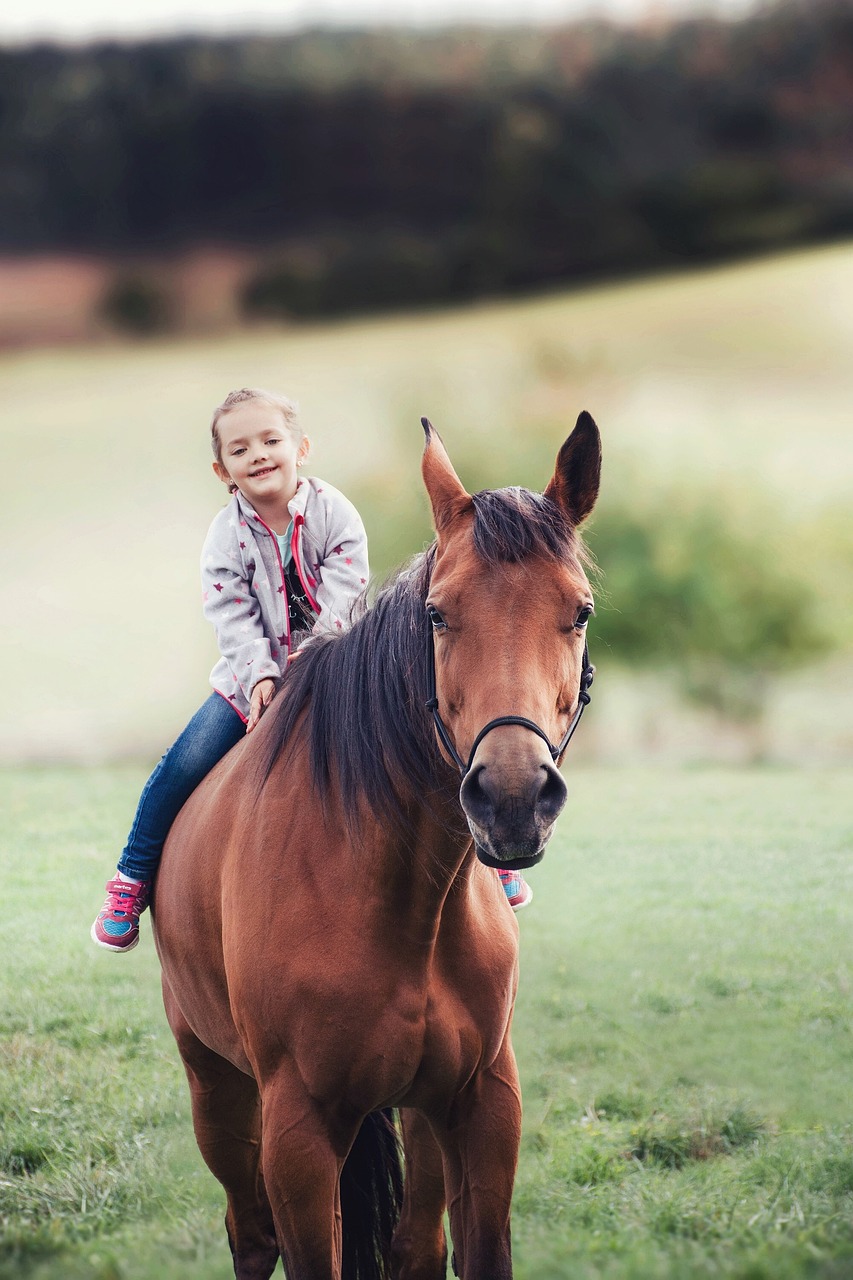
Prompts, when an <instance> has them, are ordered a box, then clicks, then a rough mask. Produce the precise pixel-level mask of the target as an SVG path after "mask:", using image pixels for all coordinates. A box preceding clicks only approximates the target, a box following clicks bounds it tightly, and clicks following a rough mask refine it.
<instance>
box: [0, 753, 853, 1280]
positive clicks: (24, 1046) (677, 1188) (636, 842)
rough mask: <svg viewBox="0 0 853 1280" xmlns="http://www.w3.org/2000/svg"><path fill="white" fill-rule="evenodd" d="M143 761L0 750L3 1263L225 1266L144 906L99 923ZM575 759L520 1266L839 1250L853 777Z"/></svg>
mask: <svg viewBox="0 0 853 1280" xmlns="http://www.w3.org/2000/svg"><path fill="white" fill-rule="evenodd" d="M143 780H144V769H143V767H142V766H139V765H114V766H111V767H102V768H91V769H78V768H73V767H62V768H58V767H57V768H44V769H38V768H17V769H7V770H5V771H4V772H3V774H2V775H0V786H2V801H3V812H4V815H5V818H4V823H3V830H2V833H0V839H2V845H0V848H2V855H1V860H0V875H2V880H3V885H4V895H3V897H4V901H3V911H2V916H1V917H0V945H2V954H3V957H4V963H3V968H2V974H0V993H2V994H0V1010H2V1039H0V1054H2V1063H3V1066H2V1073H0V1135H2V1136H0V1277H2V1278H3V1280H23V1278H24V1277H26V1278H27V1280H59V1278H60V1277H62V1280H66V1278H67V1280H78V1278H79V1280H84V1278H85V1280H148V1278H149V1277H150V1278H152V1280H153V1278H154V1277H157V1280H178V1278H179V1277H180V1280H226V1277H228V1276H229V1275H231V1274H232V1272H231V1262H230V1254H229V1252H228V1248H227V1243H226V1239H225V1233H224V1228H223V1226H222V1222H221V1219H222V1213H223V1204H224V1201H223V1196H222V1193H221V1191H220V1189H219V1186H218V1184H217V1183H215V1182H214V1180H213V1178H212V1177H211V1176H210V1175H209V1174H208V1173H207V1171H206V1169H205V1168H204V1166H203V1164H202V1162H201V1159H200V1157H199V1155H198V1152H197V1149H196V1147H195V1143H194V1139H193V1137H192V1130H191V1124H190V1119H189V1108H188V1097H187V1091H186V1086H185V1082H184V1078H183V1073H182V1070H181V1068H180V1065H179V1059H178V1055H177V1051H176V1049H175V1047H174V1044H173V1042H172V1039H171V1036H170V1033H169V1031H168V1028H167V1027H166V1025H165V1021H164V1017H163V1013H162V1009H161V1006H160V1000H159V985H158V978H157V963H156V956H155V953H154V948H153V945H152V941H151V937H150V933H149V932H148V930H146V936H145V937H144V939H143V941H142V943H141V945H140V946H139V947H138V948H137V950H136V951H135V952H134V953H132V954H131V955H129V956H124V957H114V956H111V955H108V954H105V953H102V952H97V951H96V950H95V948H93V947H92V946H91V943H90V942H89V938H88V926H89V923H90V918H91V916H92V912H93V909H94V906H95V905H96V903H95V902H94V900H93V886H95V885H97V884H99V882H100V880H101V878H102V877H103V876H104V874H105V871H106V868H108V866H109V863H110V859H111V857H112V855H113V853H114V848H115V841H116V833H117V832H118V831H121V830H122V829H123V826H124V825H125V824H126V819H127V815H128V813H129V812H130V810H131V808H132V805H133V803H134V801H135V798H136V795H137V792H138V789H139V787H140V785H141V783H142V781H143ZM567 780H568V783H569V788H570V799H569V804H568V807H567V809H566V811H565V813H564V816H563V817H562V819H561V821H560V824H559V830H558V834H557V836H556V837H555V838H554V840H553V842H552V844H551V847H550V848H549V851H548V854H547V856H546V858H545V861H544V862H543V863H542V865H541V866H540V867H539V868H537V869H536V870H535V871H533V872H531V874H530V879H531V882H532V884H533V887H534V890H535V894H536V897H535V900H534V903H533V905H532V906H531V907H530V908H529V909H528V910H527V911H526V912H525V913H524V914H523V915H522V916H520V918H519V924H520V927H521V936H522V980H521V990H520V993H519V999H518V1005H517V1013H516V1033H515V1042H516V1052H517V1055H518V1058H519V1062H520V1066H521V1072H522V1080H523V1089H524V1100H525V1111H524V1137H523V1145H522V1157H521V1165H520V1169H519V1175H518V1179H517V1183H516V1196H515V1208H514V1221H513V1227H514V1229H513V1238H514V1251H515V1258H516V1274H517V1276H518V1277H519V1280H549V1278H552V1277H553V1278H554V1280H557V1278H560V1280H562V1278H563V1277H565V1278H566V1280H569V1277H571V1278H572V1280H693V1278H694V1277H696V1278H697V1280H698V1278H705V1277H707V1278H708V1280H711V1278H712V1277H713V1278H715V1280H716V1278H719V1277H731V1278H733V1280H795V1278H797V1280H800V1278H803V1280H805V1278H809V1280H841V1278H842V1277H846V1276H849V1275H850V1274H851V1272H853V1123H851V1113H850V1097H851V1088H850V1062H851V1053H853V1034H851V1033H853V1019H851V1012H850V990H851V980H853V955H851V946H850V938H851V935H852V934H853V860H851V854H853V824H851V815H850V807H849V792H848V782H849V778H848V777H847V776H846V775H845V772H844V771H843V770H840V769H837V770H833V769H826V768H824V769H812V770H790V769H764V770H741V771H736V770H729V769H720V768H718V769H696V770H687V769H682V770H677V771H672V770H664V769H656V768H649V767H646V768H640V767H634V768H631V769H618V768H604V767H596V768H590V767H572V766H571V765H570V766H569V767H568V769H567ZM282 979H283V981H286V972H285V973H283V975H282Z"/></svg>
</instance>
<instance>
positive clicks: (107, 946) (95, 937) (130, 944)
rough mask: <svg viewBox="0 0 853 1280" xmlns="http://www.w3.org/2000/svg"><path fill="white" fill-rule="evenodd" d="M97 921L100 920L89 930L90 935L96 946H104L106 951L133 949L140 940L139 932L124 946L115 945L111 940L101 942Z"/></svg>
mask: <svg viewBox="0 0 853 1280" xmlns="http://www.w3.org/2000/svg"><path fill="white" fill-rule="evenodd" d="M97 923H98V922H97V920H96V921H95V923H94V924H93V925H92V927H91V929H90V930H89V937H90V938H91V939H92V941H93V942H94V944H95V946H96V947H103V948H104V950H105V951H132V950H133V948H134V947H135V946H136V945H137V943H138V942H139V934H137V935H136V937H135V938H134V939H133V942H126V943H125V944H124V946H115V945H114V944H113V943H111V942H101V939H100V938H99V937H98V935H97V932H96V929H97Z"/></svg>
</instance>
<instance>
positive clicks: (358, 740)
mask: <svg viewBox="0 0 853 1280" xmlns="http://www.w3.org/2000/svg"><path fill="white" fill-rule="evenodd" d="M472 504H473V510H474V522H473V537H474V546H475V548H476V550H477V553H478V555H480V556H481V557H482V558H483V559H484V560H485V561H486V563H487V564H489V565H491V566H497V565H499V564H501V563H517V562H519V561H521V560H524V559H527V558H528V557H533V556H539V557H546V558H549V559H558V560H561V561H569V562H570V563H573V564H574V565H576V566H577V567H578V568H580V563H581V560H582V559H583V549H582V546H581V542H580V539H579V538H578V537H577V535H576V533H575V531H574V530H573V528H572V527H571V525H570V524H569V523H568V521H567V520H566V518H565V516H564V515H563V513H562V510H561V509H560V508H559V507H558V506H557V505H556V504H555V503H554V502H552V501H551V500H550V499H549V498H546V497H545V496H544V495H542V494H538V493H533V492H531V491H530V490H528V489H521V488H510V489H498V490H484V491H483V492H481V493H476V494H473V495H472ZM434 561H435V544H434V543H433V544H432V545H431V546H430V547H429V548H428V549H427V550H426V551H424V552H421V553H420V554H419V555H416V556H415V557H414V558H413V559H412V560H411V561H409V563H408V564H406V565H404V566H403V567H402V569H400V570H398V571H397V573H396V574H395V575H394V576H393V577H392V578H391V579H390V580H389V581H388V582H386V584H385V585H384V586H383V587H382V588H381V589H380V591H379V594H378V595H377V597H376V601H375V603H374V604H373V605H372V606H370V607H368V606H367V603H366V600H365V598H364V597H362V598H361V600H360V601H358V602H357V603H356V606H355V608H354V617H353V622H352V626H351V627H350V629H349V630H348V631H345V632H343V633H342V634H340V635H323V636H315V637H314V638H312V640H311V641H310V643H308V644H305V645H304V646H303V648H302V649H300V651H299V657H298V658H297V659H296V660H295V661H293V662H291V663H290V664H289V665H288V668H287V671H286V673H285V676H284V679H283V681H282V687H281V690H280V692H279V693H278V695H277V696H276V698H275V700H274V702H273V705H272V707H271V708H270V712H269V719H270V720H271V721H272V723H271V724H270V725H269V730H268V732H267V734H265V735H264V741H263V750H262V752H261V753H260V754H259V768H260V774H259V783H260V785H261V786H262V785H263V784H264V783H265V782H266V780H267V779H268V778H269V776H270V773H271V772H272V769H273V766H274V764H275V762H276V760H277V759H278V758H279V756H280V755H281V754H282V753H283V752H284V751H285V750H286V749H287V748H288V745H291V746H292V747H293V746H301V747H302V748H304V749H306V750H307V751H308V752H309V760H310V768H311V775H312V780H313V783H314V786H315V788H316V790H317V793H318V794H319V795H320V796H321V797H325V796H327V795H329V794H330V793H331V788H332V787H334V788H335V789H336V791H337V794H338V796H339V799H340V802H341V805H342V807H343V811H344V813H346V814H347V815H348V819H349V820H350V821H351V822H352V823H353V824H354V825H357V823H358V815H359V813H360V812H361V811H362V808H363V806H365V805H366V807H367V809H368V810H369V811H370V812H371V813H372V814H373V815H374V816H375V817H377V818H379V819H380V820H382V821H385V822H389V823H393V824H395V825H396V826H397V827H398V828H401V833H402V832H409V833H410V832H411V829H412V823H411V817H410V814H411V809H412V801H413V799H414V798H415V797H416V798H418V799H419V800H420V801H421V802H423V801H426V802H427V803H429V801H430V798H431V797H434V798H435V800H436V801H438V800H439V799H440V798H442V797H446V796H447V794H448V788H449V787H450V788H451V789H452V788H453V787H454V786H455V782H456V773H455V770H453V769H452V768H451V766H449V765H448V764H447V763H446V761H445V760H444V759H443V757H442V756H441V754H440V752H439V749H438V744H437V742H436V738H435V733H434V732H433V728H432V720H431V718H430V715H429V713H428V712H427V710H426V708H425V705H424V704H425V702H426V697H427V684H428V674H429V673H428V662H429V646H428V643H427V638H428V632H427V627H428V625H429V623H428V621H427V617H426V610H425V603H426V599H427V594H428V592H429V584H430V578H431V576H432V568H433V564H434ZM444 807H445V806H444V805H441V806H439V805H438V804H436V808H437V809H438V808H442V809H443V808H444ZM466 829H467V828H466V827H465V823H464V819H463V818H462V813H461V807H460V814H459V831H460V832H464V831H465V830H466Z"/></svg>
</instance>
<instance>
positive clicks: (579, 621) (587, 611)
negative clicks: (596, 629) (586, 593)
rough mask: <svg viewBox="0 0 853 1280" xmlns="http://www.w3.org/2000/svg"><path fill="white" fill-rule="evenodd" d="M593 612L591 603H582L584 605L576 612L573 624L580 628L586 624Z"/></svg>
mask: <svg viewBox="0 0 853 1280" xmlns="http://www.w3.org/2000/svg"><path fill="white" fill-rule="evenodd" d="M594 612H595V610H594V609H593V607H592V605H591V604H585V605H584V607H583V608H582V609H581V611H580V612H579V613H578V616H577V618H576V619H575V626H576V627H577V629H578V630H580V629H581V627H585V626H586V624H587V623H588V622H589V620H590V618H591V617H592V615H593V613H594Z"/></svg>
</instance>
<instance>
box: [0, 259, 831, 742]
mask: <svg viewBox="0 0 853 1280" xmlns="http://www.w3.org/2000/svg"><path fill="white" fill-rule="evenodd" d="M851 291H853V246H851V245H850V244H841V245H836V246H832V247H825V248H822V249H817V250H811V251H808V252H801V253H794V254H788V255H784V256H780V257H775V258H768V259H765V260H762V261H755V262H750V263H742V264H736V265H729V266H726V267H720V268H716V269H713V270H705V271H698V272H697V271H694V272H690V273H685V274H683V275H673V276H670V277H665V278H656V279H647V280H638V281H633V282H630V283H624V284H613V285H610V286H608V287H606V288H598V289H588V290H582V291H577V292H574V293H554V294H552V295H543V296H540V297H537V298H531V299H527V300H520V301H519V300H516V301H513V302H510V303H500V304H498V303H494V304H490V305H488V306H486V305H481V306H471V307H462V308H457V309H455V310H452V311H436V312H433V313H423V314H417V315H414V314H409V315H395V316H389V317H384V318H380V319H372V320H370V321H356V320H353V321H350V322H347V323H334V324H313V325H300V326H293V327H286V326H278V327H269V328H258V329H255V330H246V331H239V332H234V333H228V334H218V335H199V336H198V337H195V338H188V337H169V336H166V337H159V338H156V339H151V340H150V341H146V342H139V343H135V344H134V343H128V342H115V343H104V344H103V345H100V346H93V347H80V348H65V349H52V350H51V349H44V350H31V351H12V350H9V351H5V352H2V353H0V403H2V405H3V412H2V414H0V441H2V448H3V451H4V456H5V457H7V458H8V459H9V471H8V474H7V482H6V484H5V486H4V496H3V502H2V503H0V537H2V540H3V545H4V548H5V550H6V557H5V561H4V604H5V609H4V615H5V616H4V627H3V631H2V635H0V661H2V665H3V669H4V670H5V671H7V672H10V673H13V675H12V676H11V677H10V679H9V680H8V681H7V685H8V688H7V692H6V697H5V698H4V702H3V707H2V709H0V759H3V760H7V761H11V762H15V761H20V760H30V761H51V760H67V759H74V760H77V761H81V762H94V763H97V762H101V761H106V760H109V759H114V758H116V757H117V756H123V757H128V758H132V757H138V756H140V755H145V756H148V757H152V756H155V755H157V754H159V752H160V751H161V750H162V749H163V745H164V743H166V742H167V741H170V740H171V739H172V737H174V735H175V733H176V732H177V731H178V730H179V729H180V728H181V727H183V725H184V723H185V722H186V719H187V718H188V716H189V715H190V714H191V713H192V712H193V711H194V710H195V709H196V707H197V706H198V704H199V702H200V701H201V700H202V698H203V697H204V695H205V691H206V676H207V672H208V671H209V670H210V667H211V666H212V664H213V660H214V642H213V636H212V633H211V632H210V628H209V627H208V625H207V623H206V622H205V621H204V619H203V618H202V616H201V609H200V602H199V582H198V556H199V551H200V547H201V543H202V541H203V538H204V534H205V532H206V530H207V527H208V524H209V523H210V520H211V519H212V517H213V515H214V514H215V512H216V511H217V509H218V508H219V506H220V505H221V504H222V501H223V498H224V496H225V495H224V492H223V490H222V489H221V486H220V485H219V484H218V482H217V481H216V480H215V479H214V478H213V475H212V473H211V470H210V463H211V454H210V448H209V443H208V434H207V431H208V423H209V418H210V412H211V409H212V407H213V406H214V405H216V404H218V403H219V402H220V400H221V399H222V398H223V396H224V394H225V393H226V392H227V391H228V390H229V389H230V388H232V387H234V386H241V385H246V384H249V385H251V384H255V385H260V386H270V387H273V388H280V389H284V390H286V391H287V392H288V393H290V394H291V395H293V396H294V397H295V398H296V399H297V400H298V401H299V403H300V406H301V410H302V418H303V421H304V424H305V426H306V429H307V431H308V433H309V435H310V436H311V438H312V440H313V453H312V459H311V466H312V467H313V469H314V470H315V471H316V473H318V474H319V475H322V476H323V477H324V478H325V479H327V480H328V481H330V482H331V483H333V484H337V485H338V486H339V487H340V488H342V489H343V490H344V491H345V492H347V493H348V494H349V495H350V496H352V498H353V499H354V500H355V501H356V502H357V504H358V505H359V508H360V509H361V510H362V512H363V514H364V517H365V521H366V524H367V528H368V533H369V536H370V544H371V559H372V565H373V568H374V571H375V572H376V573H377V575H379V576H381V575H382V574H383V573H384V572H386V571H387V570H388V569H389V568H390V567H391V566H393V565H395V564H397V563H399V562H400V561H402V560H404V559H405V558H407V557H408V556H409V555H410V554H411V553H412V552H413V551H415V550H417V549H418V548H419V547H420V546H421V545H422V544H423V543H424V541H426V540H427V539H428V537H429V524H428V517H427V508H426V502H425V499H424V496H423V494H422V490H421V484H420V476H419V459H420V452H421V448H422V440H423V436H422V432H421V428H420V424H419V418H420V415H421V414H424V413H425V414H427V415H428V416H429V417H430V418H431V419H432V420H433V422H434V423H435V425H436V426H437V427H438V428H439V430H440V431H441V432H442V434H443V436H444V438H445V440H446V442H447V445H448V448H449V449H450V451H451V454H452V456H453V458H454V460H455V461H456V463H457V465H458V468H459V470H460V474H461V475H462V478H463V480H464V481H465V482H466V483H468V484H469V485H470V486H471V487H474V488H481V487H484V486H487V485H503V484H512V483H522V484H529V485H531V486H533V487H536V488H541V486H542V485H543V484H544V482H545V481H546V480H547V478H548V476H549V474H550V468H551V467H552V466H553V459H554V456H555V454H556V451H557V448H558V447H559V445H560V444H561V443H562V441H563V439H564V438H565V436H566V435H567V434H568V431H569V430H570V429H571V426H572V425H573V424H574V421H575V419H576V417H577V414H578V412H579V410H580V409H582V408H585V409H588V410H589V411H590V412H592V413H593V416H594V417H595V418H596V420H597V421H598V423H599V425H600V427H601V431H602V435H603V439H604V450H605V454H604V457H605V463H604V479H603V487H602V499H601V509H602V510H604V509H605V507H606V504H608V503H620V504H623V505H624V503H625V502H626V501H628V500H631V501H636V502H637V503H642V504H643V505H644V507H645V508H646V509H647V510H649V511H650V512H651V515H652V518H653V519H654V518H659V519H660V520H661V521H665V520H666V518H667V512H668V510H669V508H670V507H671V505H672V502H673V495H683V494H684V493H685V492H688V491H691V490H692V488H694V487H699V488H700V489H702V490H703V491H706V490H707V491H708V492H709V493H710V495H711V497H712V499H713V502H714V503H715V504H716V509H717V510H718V511H719V519H720V521H721V522H722V523H723V524H725V525H732V526H733V527H734V526H736V525H740V526H743V525H746V526H750V525H756V524H758V525H761V523H762V520H763V518H764V512H765V510H766V509H767V508H768V507H769V508H771V509H772V511H773V513H774V522H775V523H774V525H773V530H774V532H775V530H776V525H777V524H779V525H781V526H782V532H783V533H786V532H789V533H790V534H791V536H789V537H786V539H785V542H786V548H787V544H788V543H790V542H793V543H794V549H795V550H796V548H797V547H798V546H799V547H800V548H801V549H802V558H803V560H804V564H803V565H802V566H798V570H799V572H801V573H804V574H806V575H807V576H808V578H809V579H810V580H812V581H814V583H815V584H816V589H817V591H818V593H819V603H818V605H817V606H816V608H815V621H816V622H817V621H821V620H823V618H824V617H826V616H828V615H829V613H830V612H832V614H833V616H834V617H835V618H836V621H835V623H834V625H835V626H836V630H837V631H838V632H839V634H841V635H845V634H846V636H847V637H848V642H847V652H846V654H843V655H841V656H840V658H839V660H837V661H836V660H835V659H833V660H832V661H831V662H830V663H829V664H826V663H825V664H824V665H822V666H816V667H815V669H814V671H811V672H809V683H808V686H805V685H804V683H803V679H802V677H801V675H800V673H799V672H797V673H795V674H794V676H793V677H792V678H790V679H787V681H785V680H783V681H780V682H779V684H778V686H777V687H776V688H775V690H774V696H773V700H772V703H771V705H770V708H769V720H768V724H769V740H770V742H771V745H772V748H773V749H772V751H771V753H770V754H771V755H772V756H773V757H774V758H777V759H782V760H795V759H798V758H799V757H800V755H801V754H802V753H806V755H807V757H808V758H809V759H811V760H825V761H826V760H828V761H831V760H840V759H845V758H847V759H849V757H850V754H851V753H852V752H853V730H851V727H850V726H851V724H853V714H851V712H853V661H851V657H850V649H849V635H850V634H851V626H850V623H851V622H853V587H851V582H853V573H851V565H853V535H851V526H850V521H849V516H848V508H849V489H850V475H851V466H850V405H851V403H853V361H851V359H850V351H851V339H853V310H851V308H850V305H849V299H850V296H851ZM785 525H788V526H790V529H789V530H787V531H786V529H785V527H784V526H785ZM592 529H593V534H594V530H595V516H594V517H593V520H592ZM779 554H780V555H782V554H783V552H781V551H780V552H779ZM789 554H790V552H789V551H788V550H787V549H786V551H785V552H784V555H789ZM607 567H608V566H607V565H606V564H604V565H603V568H604V569H605V571H606V570H607ZM605 581H606V580H605ZM618 606H619V602H618V600H613V601H611V602H610V603H609V605H608V601H607V599H606V595H605V593H602V595H601V600H600V604H599V611H601V609H603V608H606V607H612V608H618ZM666 622H667V619H666V617H659V618H656V619H655V620H654V623H655V625H656V626H658V627H665V626H666ZM677 657H678V655H677V652H675V651H674V652H673V654H672V660H673V661H676V660H677ZM601 658H602V655H601V654H600V653H599V654H598V655H597V656H596V659H595V660H596V661H597V662H598V663H599V666H601ZM806 703H807V704H808V714H802V711H803V708H804V706H805V704H806ZM597 708H598V717H597V721H596V727H594V728H591V729H590V730H589V731H588V732H587V733H586V735H585V737H586V742H587V744H588V745H589V746H590V747H592V746H594V748H595V753H596V757H597V758H600V759H601V758H603V759H611V760H612V759H631V758H635V757H636V756H637V754H641V755H643V756H644V757H645V755H646V754H647V753H648V751H649V750H650V749H652V746H653V747H654V750H655V751H656V752H657V753H658V754H661V755H663V756H666V757H667V758H669V759H671V760H683V759H685V758H689V759H697V758H698V759H708V758H720V757H721V756H722V757H723V758H728V756H727V751H728V747H729V745H730V735H729V733H728V730H727V729H726V727H725V726H721V725H719V724H718V723H716V722H714V721H713V720H711V721H709V720H708V719H707V718H705V719H701V718H700V719H697V718H696V717H695V716H694V717H686V718H685V715H684V714H682V709H681V708H679V707H678V705H677V700H676V699H673V698H672V697H671V696H670V690H669V689H668V688H667V686H666V685H664V686H661V685H660V684H656V685H653V686H648V685H647V683H644V682H643V681H641V679H640V672H639V671H638V669H637V666H636V663H631V664H629V670H628V674H627V679H622V680H621V681H620V679H619V673H618V672H617V671H615V670H614V667H613V665H612V664H610V665H609V666H608V674H607V679H606V680H601V682H600V684H599V686H598V689H597ZM582 749H584V750H586V749H587V748H586V747H584V748H582ZM728 755H729V756H730V755H731V753H728Z"/></svg>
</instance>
